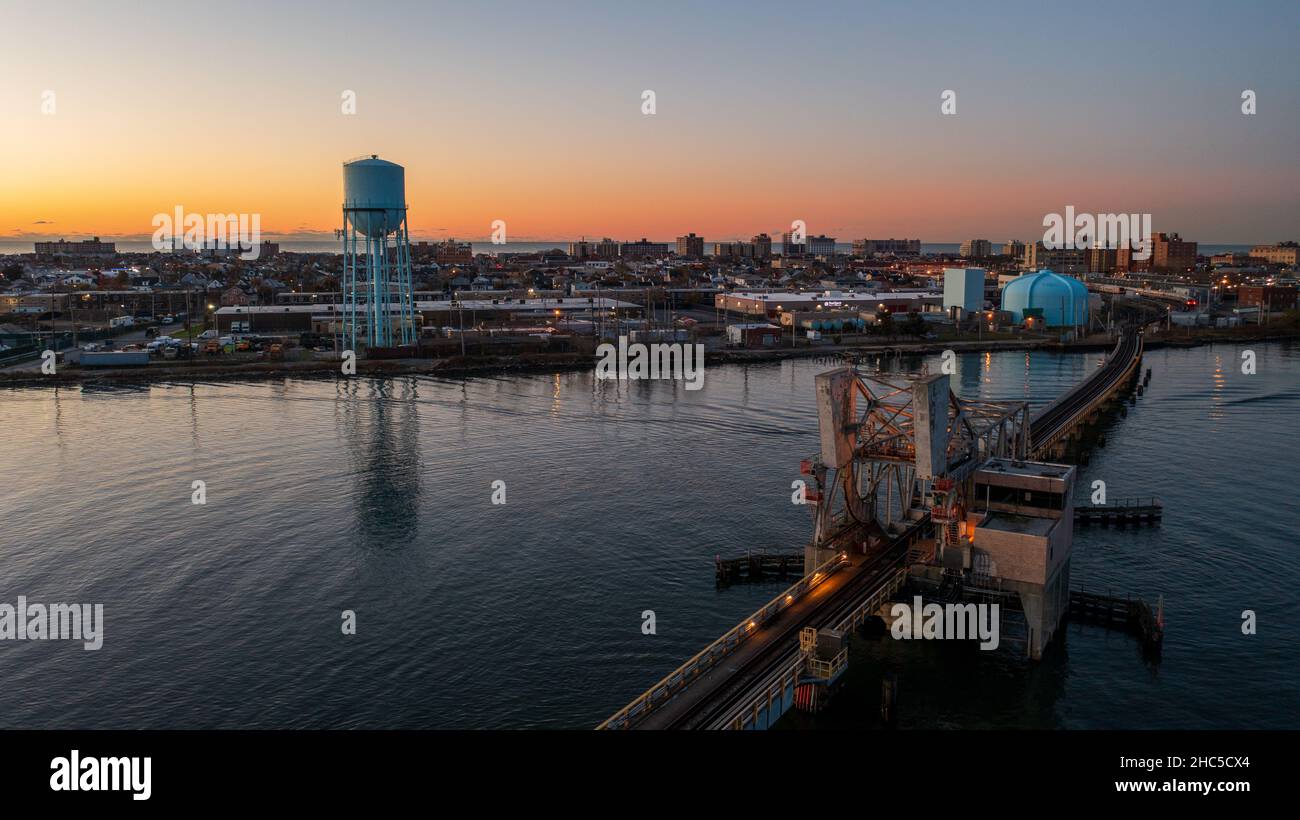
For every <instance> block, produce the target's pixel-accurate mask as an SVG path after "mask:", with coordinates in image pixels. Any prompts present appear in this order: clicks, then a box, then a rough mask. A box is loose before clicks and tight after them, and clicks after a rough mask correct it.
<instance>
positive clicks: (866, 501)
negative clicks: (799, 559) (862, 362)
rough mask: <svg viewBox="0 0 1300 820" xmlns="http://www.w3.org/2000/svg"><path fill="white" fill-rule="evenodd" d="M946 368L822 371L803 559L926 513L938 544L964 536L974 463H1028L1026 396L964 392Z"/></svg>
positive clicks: (864, 542) (807, 466)
mask: <svg viewBox="0 0 1300 820" xmlns="http://www.w3.org/2000/svg"><path fill="white" fill-rule="evenodd" d="M948 382H949V379H948V376H946V375H931V374H928V373H924V372H923V373H919V374H911V375H884V374H870V373H864V372H861V371H858V370H856V369H855V368H853V367H840V368H836V369H834V370H829V371H826V372H825V373H820V374H818V375H817V377H816V392H817V410H818V422H819V428H820V433H821V452H820V454H819V455H818V456H817V457H816V458H814V459H810V460H808V461H805V462H804V465H803V472H804V473H805V474H807V475H809V476H810V477H811V478H812V480H813V482H814V483H815V485H816V486H815V488H813V489H812V490H810V491H809V493H808V497H809V499H810V500H812V501H813V503H814V504H815V506H814V507H813V510H814V513H813V515H814V525H813V537H812V540H811V542H810V543H809V545H808V548H807V550H806V554H805V564H804V565H805V566H818V565H820V563H821V562H822V561H824V560H826V559H827V558H829V557H830V556H831V554H833V553H834V552H841V551H850V552H853V551H861V550H863V549H864V548H866V547H869V546H872V545H874V543H875V542H876V540H885V539H888V538H890V537H892V536H893V535H896V534H897V533H899V532H901V531H902V530H903V529H904V528H905V527H906V526H908V525H909V524H910V523H911V522H914V521H917V520H920V519H922V518H924V517H926V516H929V517H930V520H931V521H932V522H934V524H935V526H936V531H935V538H936V548H937V549H939V550H942V548H943V546H944V545H945V544H946V543H952V542H953V539H955V538H958V537H960V530H961V522H962V520H963V519H962V518H961V516H962V514H963V510H966V509H969V505H968V503H967V501H966V494H967V492H968V491H969V486H970V481H969V479H970V477H971V476H972V475H973V474H974V472H975V469H976V468H978V467H979V466H980V465H981V464H983V463H984V462H985V461H987V460H988V459H989V458H992V457H1002V458H1011V459H1016V460H1025V459H1027V458H1028V454H1029V440H1030V416H1029V405H1028V404H1027V403H1026V402H990V401H975V400H969V399H962V398H960V397H958V396H957V395H956V394H954V393H953V392H952V390H951V388H950V387H949V383H948Z"/></svg>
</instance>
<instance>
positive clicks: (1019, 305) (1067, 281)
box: [1002, 270, 1088, 327]
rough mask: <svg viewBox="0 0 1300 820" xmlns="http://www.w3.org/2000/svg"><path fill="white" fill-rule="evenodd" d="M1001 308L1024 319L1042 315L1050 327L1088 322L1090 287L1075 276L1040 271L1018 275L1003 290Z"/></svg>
mask: <svg viewBox="0 0 1300 820" xmlns="http://www.w3.org/2000/svg"><path fill="white" fill-rule="evenodd" d="M1002 309H1003V310H1005V311H1008V312H1010V313H1011V314H1012V316H1013V317H1014V319H1015V321H1017V322H1023V321H1024V320H1025V318H1026V316H1025V312H1026V310H1028V311H1029V315H1031V316H1032V315H1035V314H1036V313H1037V314H1040V315H1042V317H1043V323H1044V324H1046V325H1047V326H1048V327H1081V326H1084V325H1087V324H1088V287H1087V286H1086V285H1084V284H1083V282H1081V281H1079V280H1078V279H1076V278H1074V277H1073V276H1062V275H1061V274H1059V273H1055V272H1053V271H1050V270H1040V271H1035V272H1034V273H1026V274H1024V275H1023V276H1017V277H1016V278H1015V279H1012V280H1011V281H1010V282H1008V283H1007V285H1006V287H1004V288H1003V289H1002Z"/></svg>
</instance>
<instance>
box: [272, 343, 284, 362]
mask: <svg viewBox="0 0 1300 820" xmlns="http://www.w3.org/2000/svg"><path fill="white" fill-rule="evenodd" d="M270 357H271V358H272V359H283V358H284V345H278V344H276V345H271V350H270Z"/></svg>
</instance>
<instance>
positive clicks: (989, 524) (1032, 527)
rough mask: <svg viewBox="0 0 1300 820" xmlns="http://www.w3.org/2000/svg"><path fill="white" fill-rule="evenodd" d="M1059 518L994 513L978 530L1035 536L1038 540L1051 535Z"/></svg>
mask: <svg viewBox="0 0 1300 820" xmlns="http://www.w3.org/2000/svg"><path fill="white" fill-rule="evenodd" d="M1059 520H1060V519H1059V518H1033V517H1030V516H1028V515H1016V514H1014V513H1005V512H996V513H992V514H990V515H989V517H988V518H985V519H984V521H983V522H982V523H981V524H980V525H979V528H980V529H984V530H998V531H1000V532H1014V533H1016V534H1018V535H1036V536H1038V537H1040V538H1046V537H1047V536H1048V535H1050V534H1051V532H1052V528H1053V527H1055V526H1056V523H1057V522H1058V521H1059Z"/></svg>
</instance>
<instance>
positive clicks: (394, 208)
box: [343, 154, 406, 237]
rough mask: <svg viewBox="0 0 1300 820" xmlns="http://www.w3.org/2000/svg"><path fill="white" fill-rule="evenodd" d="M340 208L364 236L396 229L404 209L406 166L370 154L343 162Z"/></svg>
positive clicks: (379, 235) (380, 235) (383, 233)
mask: <svg viewBox="0 0 1300 820" xmlns="http://www.w3.org/2000/svg"><path fill="white" fill-rule="evenodd" d="M343 209H344V210H345V211H350V212H351V216H352V221H353V224H354V225H356V228H357V230H358V231H360V232H361V233H363V234H365V235H366V236H372V237H382V236H384V235H386V234H389V233H392V232H393V231H395V230H397V227H398V225H400V224H401V222H402V214H403V213H404V212H405V210H406V169H404V168H403V167H402V166H400V165H398V164H397V163H395V162H389V161H388V160H384V159H380V158H379V157H377V156H375V155H373V154H372V155H371V156H369V157H367V158H365V159H357V160H353V161H352V162H348V163H345V164H344V165H343Z"/></svg>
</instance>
